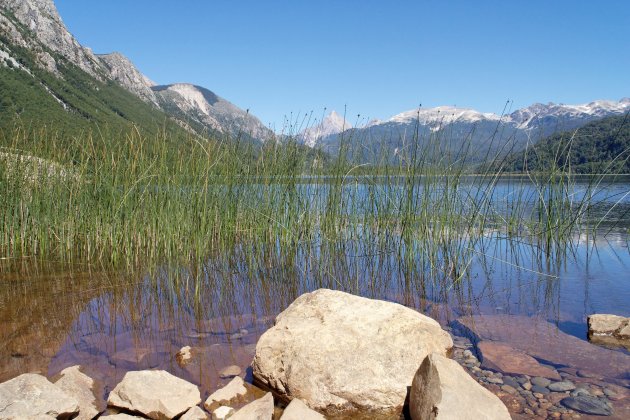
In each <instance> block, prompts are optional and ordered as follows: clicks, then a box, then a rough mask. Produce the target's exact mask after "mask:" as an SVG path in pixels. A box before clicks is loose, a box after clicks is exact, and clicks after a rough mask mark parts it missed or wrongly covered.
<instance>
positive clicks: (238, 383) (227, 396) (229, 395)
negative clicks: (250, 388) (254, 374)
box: [203, 376, 247, 410]
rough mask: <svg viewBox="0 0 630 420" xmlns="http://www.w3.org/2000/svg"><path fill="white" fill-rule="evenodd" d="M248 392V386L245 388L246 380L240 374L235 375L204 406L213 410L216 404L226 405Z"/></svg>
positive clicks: (211, 395)
mask: <svg viewBox="0 0 630 420" xmlns="http://www.w3.org/2000/svg"><path fill="white" fill-rule="evenodd" d="M245 394H247V388H245V382H244V381H243V379H241V377H240V376H237V377H235V378H234V379H232V380H231V381H230V383H228V384H227V385H226V386H224V387H223V388H221V389H218V390H216V391H214V392H213V393H212V394H210V396H209V397H208V399H207V400H206V402H205V403H203V406H204V407H205V408H206V409H207V410H212V408H213V407H214V406H215V405H217V406H218V405H221V404H223V405H226V404H230V403H232V402H234V401H236V400H237V399H238V398H239V397H242V396H244V395H245Z"/></svg>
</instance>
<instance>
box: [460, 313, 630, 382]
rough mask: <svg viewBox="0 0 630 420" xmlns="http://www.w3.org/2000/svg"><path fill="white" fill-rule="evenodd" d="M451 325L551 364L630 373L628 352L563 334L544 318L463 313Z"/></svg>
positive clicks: (609, 373)
mask: <svg viewBox="0 0 630 420" xmlns="http://www.w3.org/2000/svg"><path fill="white" fill-rule="evenodd" d="M454 326H455V327H456V328H457V329H459V330H460V331H461V332H463V333H465V334H466V335H468V336H471V337H473V338H474V341H481V340H491V341H500V342H503V343H506V344H508V345H510V346H512V347H514V348H516V349H518V350H521V351H523V352H525V353H527V354H529V355H530V356H532V357H534V358H536V359H541V360H546V361H548V362H549V363H551V364H554V365H564V366H570V367H574V368H577V369H582V368H588V369H589V370H592V371H595V372H598V373H600V374H602V375H603V376H607V377H618V378H625V377H626V376H628V375H630V356H628V355H626V354H623V353H621V352H617V351H612V350H608V349H604V348H601V347H598V346H594V345H592V344H590V343H588V342H586V341H584V340H580V339H579V338H577V337H574V336H572V335H569V334H566V333H564V332H562V331H560V330H559V329H558V327H557V326H556V325H554V324H551V323H549V322H547V321H546V320H542V319H537V318H529V317H525V316H515V315H480V316H473V317H463V318H459V319H458V320H457V321H455V323H454Z"/></svg>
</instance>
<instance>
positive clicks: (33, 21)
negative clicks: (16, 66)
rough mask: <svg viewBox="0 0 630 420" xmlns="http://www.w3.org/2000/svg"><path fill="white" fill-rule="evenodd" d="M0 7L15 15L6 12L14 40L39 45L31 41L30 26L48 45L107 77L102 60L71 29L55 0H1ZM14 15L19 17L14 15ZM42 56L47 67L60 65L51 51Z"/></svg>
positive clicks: (43, 53) (38, 39) (52, 67)
mask: <svg viewBox="0 0 630 420" xmlns="http://www.w3.org/2000/svg"><path fill="white" fill-rule="evenodd" d="M0 7H2V8H4V9H5V10H6V11H8V12H9V14H12V15H13V16H10V15H9V14H5V15H4V16H3V22H4V23H5V24H6V27H7V30H6V32H7V33H9V34H13V40H14V41H16V42H18V43H20V44H21V45H22V46H24V47H36V46H35V45H32V43H29V42H28V37H27V36H25V35H26V34H24V29H26V30H28V31H30V32H31V33H32V34H33V35H34V36H35V38H36V39H37V41H39V42H40V43H41V44H42V45H43V46H45V47H46V48H48V49H50V50H51V51H53V52H55V53H58V54H60V55H61V56H63V57H64V58H66V59H67V60H68V61H70V62H71V63H73V64H75V65H76V66H78V67H79V68H81V69H82V70H83V71H85V72H86V73H88V74H90V75H91V76H93V77H95V78H97V79H99V80H102V79H103V76H104V75H103V70H102V66H101V64H100V62H99V60H98V59H97V58H96V56H95V55H94V54H93V53H92V51H91V50H90V49H88V48H84V47H82V46H81V44H79V42H78V41H77V40H76V39H75V38H74V36H72V34H71V33H70V32H68V29H67V28H66V26H65V25H64V23H63V21H62V20H61V17H60V16H59V13H58V12H57V8H56V7H55V3H54V2H53V0H0ZM12 17H15V19H16V20H17V21H14V20H13V19H11V18H12ZM3 26H4V25H3ZM34 49H35V50H37V48H34ZM38 59H39V61H40V64H42V65H43V66H44V67H45V68H47V69H49V70H54V69H56V63H55V60H54V58H53V57H52V56H51V55H50V54H48V53H47V52H44V51H42V52H41V54H38Z"/></svg>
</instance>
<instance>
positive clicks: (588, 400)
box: [561, 395, 613, 416]
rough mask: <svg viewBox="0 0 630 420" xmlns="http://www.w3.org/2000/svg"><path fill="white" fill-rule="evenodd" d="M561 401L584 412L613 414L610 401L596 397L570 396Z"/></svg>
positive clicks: (602, 414) (601, 414)
mask: <svg viewBox="0 0 630 420" xmlns="http://www.w3.org/2000/svg"><path fill="white" fill-rule="evenodd" d="M561 403H562V405H564V406H565V407H567V408H570V409H571V410H575V411H579V412H580V413H584V414H594V415H596V416H611V415H612V414H613V409H612V406H611V405H610V403H609V402H607V401H604V400H602V399H600V398H596V397H590V396H586V395H580V396H577V397H568V398H565V399H563V400H562V401H561Z"/></svg>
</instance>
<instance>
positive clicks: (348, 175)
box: [0, 125, 625, 280]
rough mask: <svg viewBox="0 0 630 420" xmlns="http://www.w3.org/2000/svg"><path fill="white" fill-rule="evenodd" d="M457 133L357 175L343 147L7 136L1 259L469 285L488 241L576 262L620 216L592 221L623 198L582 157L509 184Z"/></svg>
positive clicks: (98, 135) (41, 133)
mask: <svg viewBox="0 0 630 420" xmlns="http://www.w3.org/2000/svg"><path fill="white" fill-rule="evenodd" d="M443 135H444V133H442V132H440V131H437V132H435V133H432V134H431V135H430V136H429V137H428V138H423V139H420V138H417V137H414V138H411V139H410V145H411V147H409V148H407V149H406V152H405V155H404V156H401V159H399V163H398V164H397V165H392V164H391V162H389V161H387V162H386V161H384V160H382V161H381V162H380V163H376V164H374V165H372V166H369V167H366V166H360V167H359V166H355V165H353V164H352V163H351V161H350V158H349V156H351V154H352V151H351V150H348V147H349V146H347V145H349V144H352V142H351V141H348V142H344V141H343V140H342V143H341V147H340V149H339V153H338V155H337V156H336V157H334V158H330V157H328V158H327V157H325V156H324V155H323V154H318V153H316V152H313V151H309V150H307V149H305V148H304V147H303V146H300V145H299V144H297V143H296V142H295V141H291V140H288V141H284V142H282V143H280V142H273V141H269V142H267V143H266V144H264V145H263V146H262V147H260V148H258V147H256V146H255V145H254V144H252V143H251V142H239V141H238V139H237V140H236V141H229V140H225V141H214V140H203V139H200V138H197V137H192V136H191V137H181V136H179V137H174V136H173V134H172V133H171V132H169V131H167V130H163V131H160V132H158V133H157V134H154V135H152V136H145V135H143V133H141V132H140V131H138V130H137V129H135V128H130V129H129V130H128V131H126V132H124V133H122V134H121V133H120V132H119V131H118V132H108V131H107V130H105V129H104V130H99V131H85V132H83V133H80V134H78V135H76V136H74V137H70V138H67V137H63V136H59V135H58V134H57V133H56V132H55V131H53V130H49V129H40V130H36V129H25V128H24V127H22V126H19V125H18V126H16V128H15V129H14V130H13V131H10V132H6V131H5V132H4V135H2V136H0V257H1V258H19V257H23V256H34V257H37V258H46V259H55V260H59V261H68V262H70V261H88V262H93V263H96V262H98V263H101V264H106V265H136V264H145V263H149V264H151V263H154V264H155V263H161V262H164V261H179V262H181V261H189V260H203V259H204V258H206V257H207V256H209V255H212V254H217V253H221V252H223V251H224V250H227V249H230V250H233V249H235V248H239V249H242V250H243V251H244V252H242V254H243V255H248V253H249V255H254V254H255V253H256V251H257V250H258V249H261V248H265V249H275V250H277V252H280V253H283V254H286V255H292V254H295V255H297V254H299V253H309V254H310V255H317V256H319V257H320V258H331V259H334V255H332V254H331V253H332V252H333V251H331V250H336V251H335V252H344V253H355V254H360V253H366V252H373V253H379V252H380V253H388V254H395V255H397V258H399V259H400V260H408V261H414V264H415V265H416V266H418V267H417V269H418V270H419V272H423V273H428V274H429V275H431V276H437V277H440V278H449V279H451V280H458V279H460V278H461V277H462V276H463V275H465V273H466V270H467V268H468V267H469V266H470V264H471V261H472V260H473V259H474V258H475V256H476V255H477V254H478V253H483V252H484V246H485V243H486V242H487V241H488V238H489V237H492V236H497V235H499V236H506V237H508V238H509V239H510V240H512V241H514V242H515V243H519V244H522V243H527V244H530V246H532V247H537V248H538V249H541V250H542V251H543V252H545V253H547V254H551V253H557V252H565V250H566V247H567V244H568V243H570V242H571V241H572V238H573V237H574V236H575V234H576V233H584V232H586V231H588V232H589V234H593V232H594V231H595V229H594V227H596V225H597V223H598V222H601V220H602V219H604V218H605V217H606V214H604V215H602V214H601V212H600V213H597V214H595V213H593V209H594V208H595V207H597V205H598V204H600V203H602V202H604V201H606V200H609V199H610V197H605V196H604V195H605V192H602V191H604V190H605V185H604V184H605V183H606V182H608V178H607V177H605V176H597V177H592V178H589V182H587V183H586V184H585V183H580V186H579V188H578V187H577V186H576V185H577V184H576V176H575V175H574V174H573V172H572V170H571V166H570V161H565V162H558V161H553V162H550V164H549V166H548V168H547V170H545V171H540V172H537V173H535V174H534V173H526V174H524V176H521V177H513V178H507V181H506V178H503V177H502V175H504V173H505V171H506V168H507V164H506V162H508V161H507V159H506V158H501V159H499V158H494V161H493V162H492V165H491V166H486V168H488V169H486V171H485V172H482V173H478V174H475V176H471V168H470V165H469V164H468V163H467V159H466V155H467V154H468V153H470V151H469V150H468V147H469V146H466V143H465V142H464V143H463V144H464V146H462V147H461V150H458V151H457V152H456V153H453V152H451V151H450V149H449V150H445V149H444V144H445V142H444V141H443V137H442V136H443ZM491 141H492V142H499V141H500V139H498V138H497V139H491ZM490 168H491V169H490ZM359 172H360V176H358V175H357V174H358V173H359ZM623 198H625V197H623ZM621 199H622V197H619V200H618V201H622V200H621ZM614 200H615V198H613V201H612V202H611V204H610V205H615V203H616V201H614ZM322 245H325V247H323V246H322ZM324 249H325V251H324Z"/></svg>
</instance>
